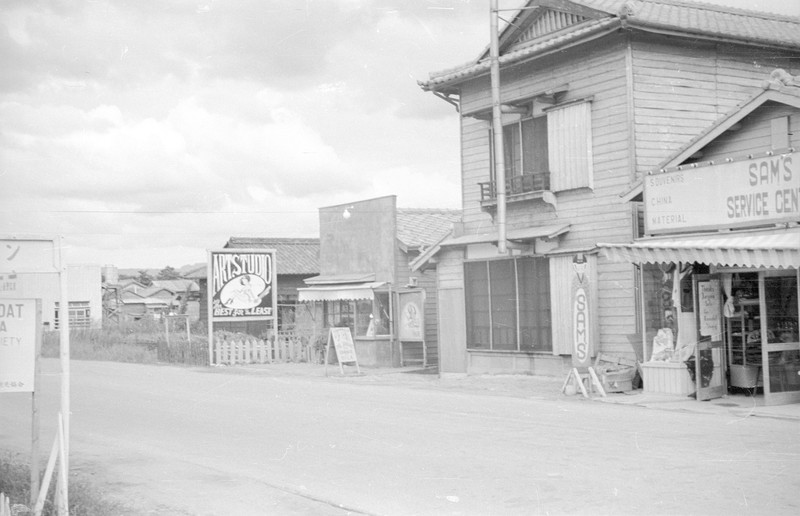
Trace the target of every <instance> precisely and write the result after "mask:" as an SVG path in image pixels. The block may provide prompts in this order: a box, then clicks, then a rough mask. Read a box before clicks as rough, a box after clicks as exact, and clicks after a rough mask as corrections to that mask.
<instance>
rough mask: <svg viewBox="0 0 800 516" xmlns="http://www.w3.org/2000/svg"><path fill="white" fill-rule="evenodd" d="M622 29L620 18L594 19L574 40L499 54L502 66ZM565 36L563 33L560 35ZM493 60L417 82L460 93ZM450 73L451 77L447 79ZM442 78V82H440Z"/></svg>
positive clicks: (430, 88) (427, 87)
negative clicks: (462, 87)
mask: <svg viewBox="0 0 800 516" xmlns="http://www.w3.org/2000/svg"><path fill="white" fill-rule="evenodd" d="M620 28H622V22H621V21H620V20H619V19H618V18H608V19H605V20H595V21H594V26H590V27H585V28H583V29H581V30H583V31H584V33H583V34H581V35H580V36H578V37H575V38H574V39H567V40H566V41H563V42H556V43H552V44H550V45H547V43H548V41H547V40H544V41H541V42H539V43H538V44H535V45H531V47H534V46H536V45H546V46H545V48H543V49H542V50H540V51H531V50H529V49H528V48H523V49H520V50H515V51H512V52H509V53H508V54H504V55H501V56H500V65H501V67H502V66H516V65H520V64H524V63H527V62H529V61H533V60H535V59H540V58H542V57H545V56H548V55H551V54H554V53H557V52H561V51H563V50H565V49H568V48H571V47H574V46H578V45H581V44H583V43H587V42H589V41H593V40H595V39H597V38H599V37H603V36H605V35H607V34H611V33H613V32H615V31H617V30H619V29H620ZM561 38H563V36H561ZM489 68H490V63H489V61H488V60H486V59H484V60H476V61H474V62H472V63H471V64H469V65H466V66H463V67H461V68H457V69H454V70H450V71H447V72H442V73H439V74H437V76H436V77H434V78H432V79H429V80H428V81H417V84H418V85H419V87H420V88H422V90H423V91H430V92H439V93H446V94H453V93H458V92H459V90H460V86H461V84H463V83H464V82H466V81H469V80H473V79H475V78H478V77H481V76H485V75H488V74H489V72H490V69H489ZM448 76H449V78H448ZM437 81H439V82H437Z"/></svg>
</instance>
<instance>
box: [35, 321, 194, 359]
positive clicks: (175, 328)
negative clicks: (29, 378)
mask: <svg viewBox="0 0 800 516" xmlns="http://www.w3.org/2000/svg"><path fill="white" fill-rule="evenodd" d="M204 333H205V330H204V328H203V326H202V325H195V326H194V327H191V328H190V332H189V335H187V333H186V328H185V326H183V325H182V324H175V323H174V322H173V323H172V324H170V332H169V342H167V333H166V331H165V329H164V324H163V323H159V322H158V321H151V320H147V321H145V320H142V321H136V322H131V323H126V324H121V325H109V326H108V327H105V328H103V329H75V330H70V332H69V348H70V357H71V358H73V359H76V360H104V361H112V362H131V363H138V364H155V363H158V362H167V363H172V364H186V365H207V364H208V337H207V336H206V335H205V334H204ZM59 352H60V334H59V332H58V331H49V332H45V334H44V338H43V341H42V356H44V357H58V356H59Z"/></svg>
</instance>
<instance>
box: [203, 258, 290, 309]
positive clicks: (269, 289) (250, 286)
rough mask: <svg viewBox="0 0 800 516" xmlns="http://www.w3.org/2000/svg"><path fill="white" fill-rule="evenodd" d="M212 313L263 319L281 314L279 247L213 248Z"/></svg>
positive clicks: (210, 296) (210, 290)
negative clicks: (278, 273)
mask: <svg viewBox="0 0 800 516" xmlns="http://www.w3.org/2000/svg"><path fill="white" fill-rule="evenodd" d="M210 272H211V274H210V275H209V278H208V290H209V296H208V298H209V304H210V307H209V314H210V316H211V318H212V319H213V320H215V321H263V320H268V319H274V318H275V317H277V302H278V293H277V285H276V276H277V275H276V271H275V251H274V250H271V249H225V250H220V251H210Z"/></svg>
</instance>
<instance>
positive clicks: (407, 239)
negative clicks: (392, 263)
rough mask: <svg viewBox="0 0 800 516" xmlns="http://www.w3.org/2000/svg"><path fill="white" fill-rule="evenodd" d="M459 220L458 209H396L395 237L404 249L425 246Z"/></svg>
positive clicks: (436, 239)
mask: <svg viewBox="0 0 800 516" xmlns="http://www.w3.org/2000/svg"><path fill="white" fill-rule="evenodd" d="M460 220H461V211H460V210H443V209H405V208H403V209H398V210H397V239H398V240H399V241H400V243H401V244H402V245H403V246H404V247H405V248H406V249H419V248H425V247H428V246H430V245H432V244H434V243H436V242H438V241H439V240H441V238H442V237H443V236H444V235H446V234H447V233H449V232H450V231H451V230H452V229H453V224H454V223H456V222H459V221H460Z"/></svg>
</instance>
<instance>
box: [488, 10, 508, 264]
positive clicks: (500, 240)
mask: <svg viewBox="0 0 800 516" xmlns="http://www.w3.org/2000/svg"><path fill="white" fill-rule="evenodd" d="M490 11H491V12H490V20H491V23H490V29H491V30H490V36H491V44H490V46H489V65H490V75H491V83H492V133H493V134H494V138H493V140H494V141H493V145H494V167H495V168H494V170H495V184H496V185H497V191H496V195H497V252H498V253H499V254H506V252H507V248H506V165H505V152H504V150H503V119H502V113H501V109H500V42H499V23H500V22H499V14H498V0H491V3H490Z"/></svg>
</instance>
